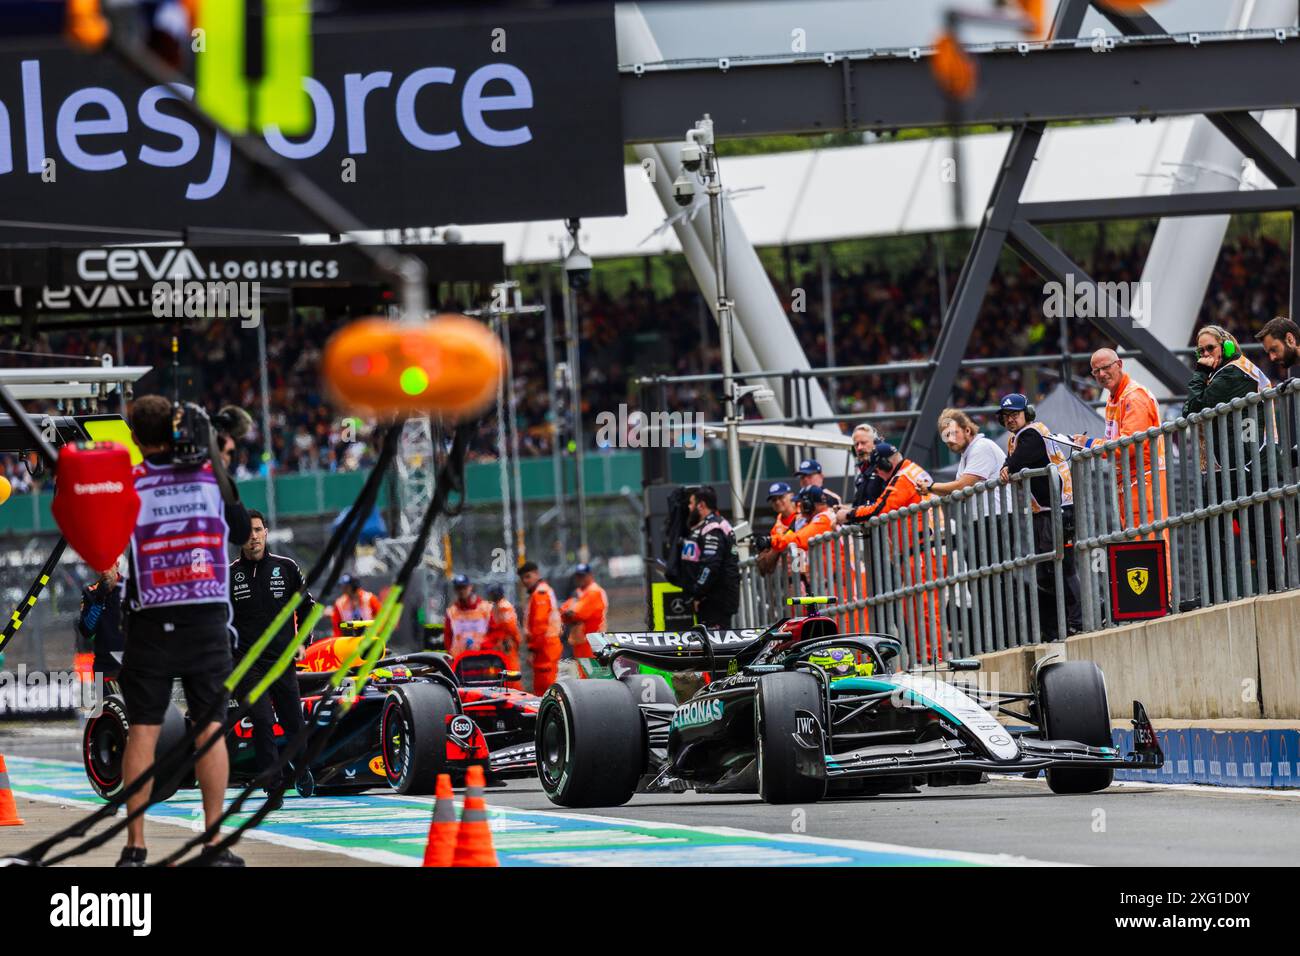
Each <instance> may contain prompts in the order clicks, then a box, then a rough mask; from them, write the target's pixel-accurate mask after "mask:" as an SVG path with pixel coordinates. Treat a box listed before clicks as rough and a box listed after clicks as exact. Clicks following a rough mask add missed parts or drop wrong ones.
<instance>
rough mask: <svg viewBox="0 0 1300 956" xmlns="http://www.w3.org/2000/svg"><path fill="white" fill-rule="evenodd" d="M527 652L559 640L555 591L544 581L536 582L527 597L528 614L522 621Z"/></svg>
mask: <svg viewBox="0 0 1300 956" xmlns="http://www.w3.org/2000/svg"><path fill="white" fill-rule="evenodd" d="M524 630H525V632H526V634H527V637H528V648H529V650H534V651H535V650H537V649H538V648H539V647H542V646H544V645H545V644H547V643H548V642H550V641H558V640H559V639H560V605H559V602H557V601H556V600H555V591H554V590H552V589H551V586H550V585H549V584H547V583H546V582H545V581H539V582H537V587H535V588H533V593H532V594H530V595H528V613H527V615H526V617H525V619H524Z"/></svg>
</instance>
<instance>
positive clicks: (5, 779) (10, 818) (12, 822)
mask: <svg viewBox="0 0 1300 956" xmlns="http://www.w3.org/2000/svg"><path fill="white" fill-rule="evenodd" d="M480 779H481V777H480ZM22 825H23V821H22V819H21V818H20V817H19V816H18V804H16V803H14V792H13V791H12V790H10V789H9V768H8V767H6V766H5V757H4V754H0V827H20V826H22ZM488 846H489V848H490V847H491V844H490V843H489V844H488ZM493 862H494V863H495V861H493Z"/></svg>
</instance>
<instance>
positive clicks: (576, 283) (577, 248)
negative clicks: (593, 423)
mask: <svg viewBox="0 0 1300 956" xmlns="http://www.w3.org/2000/svg"><path fill="white" fill-rule="evenodd" d="M581 225H582V223H581V222H580V221H579V220H577V219H566V220H564V228H565V229H566V230H567V231H568V233H569V236H570V238H572V239H573V246H572V248H570V250H569V253H568V255H566V256H565V257H564V275H565V280H566V281H565V283H564V324H565V343H566V350H567V355H568V360H569V383H570V392H571V394H570V399H569V404H570V415H571V416H572V420H573V433H572V438H573V470H574V477H575V479H576V482H577V492H578V560H579V561H580V562H584V563H585V562H586V561H588V560H590V558H591V552H590V550H589V549H588V547H587V482H586V476H585V475H584V474H583V466H582V462H583V447H582V444H583V441H584V438H583V434H582V377H581V374H580V370H579V368H578V303H577V301H576V294H577V293H578V292H581V291H583V290H584V289H586V288H587V286H588V284H589V283H590V282H591V256H589V255H587V254H586V253H585V252H583V251H582V246H581V245H579V243H578V229H579V228H580V227H581Z"/></svg>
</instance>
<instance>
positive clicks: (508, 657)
mask: <svg viewBox="0 0 1300 956" xmlns="http://www.w3.org/2000/svg"><path fill="white" fill-rule="evenodd" d="M486 596H487V599H488V629H487V634H486V635H485V636H484V638H483V647H484V649H485V650H489V651H496V652H497V653H498V654H500V655H501V656H502V657H504V658H505V661H506V669H507V670H512V671H516V672H517V671H518V670H519V616H518V615H517V614H516V613H515V607H514V605H513V604H511V603H510V602H509V601H507V600H506V589H505V588H503V587H502V586H501V585H499V584H490V585H488V589H487V592H486ZM506 686H507V687H513V688H515V689H516V690H523V687H524V685H523V684H522V683H520V681H519V680H518V679H515V680H509V681H506Z"/></svg>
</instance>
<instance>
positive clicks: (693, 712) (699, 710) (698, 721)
mask: <svg viewBox="0 0 1300 956" xmlns="http://www.w3.org/2000/svg"><path fill="white" fill-rule="evenodd" d="M721 719H722V701H720V700H693V701H691V702H690V703H689V704H686V705H685V706H683V707H678V708H677V712H676V713H675V714H673V724H672V726H673V730H682V729H684V728H686V727H702V726H704V725H705V724H711V723H713V722H714V721H715V720H721Z"/></svg>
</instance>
